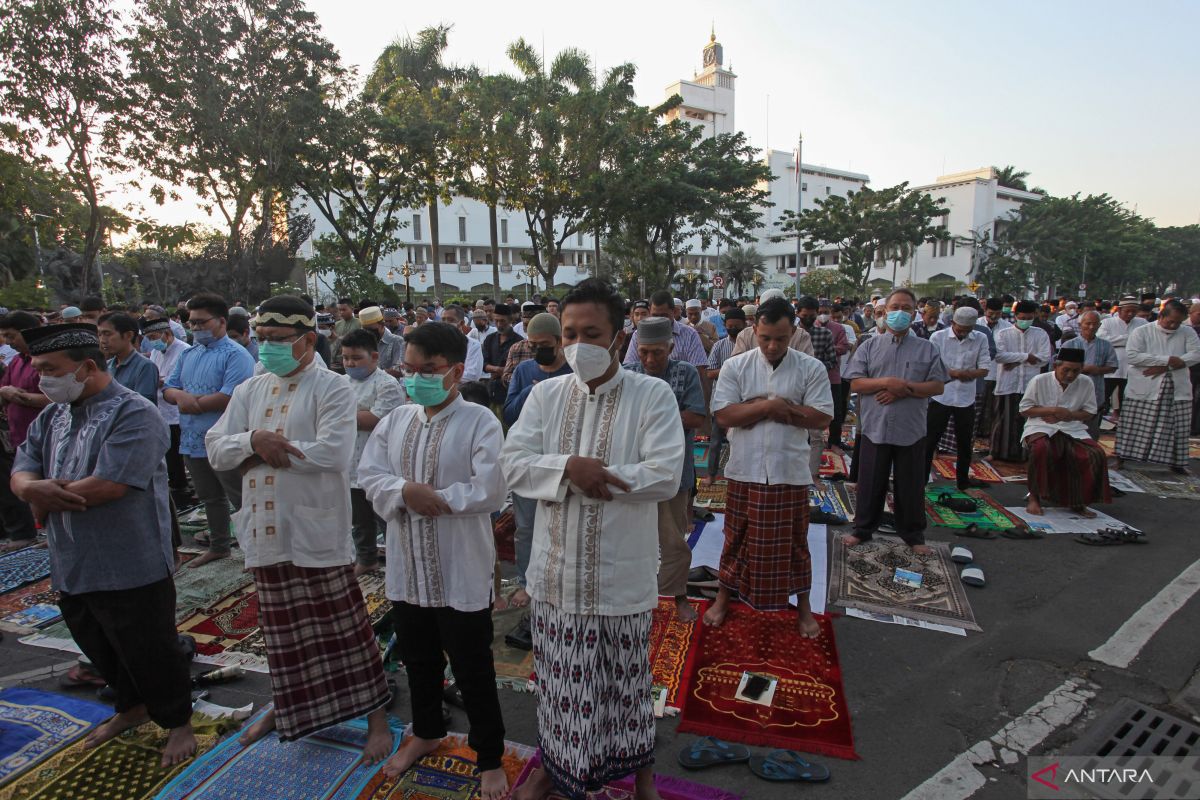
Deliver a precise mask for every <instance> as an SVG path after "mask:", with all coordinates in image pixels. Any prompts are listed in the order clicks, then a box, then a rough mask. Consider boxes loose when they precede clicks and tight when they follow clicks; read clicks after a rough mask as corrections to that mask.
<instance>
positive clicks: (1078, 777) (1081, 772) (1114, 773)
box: [1055, 765, 1154, 788]
mask: <svg viewBox="0 0 1200 800" xmlns="http://www.w3.org/2000/svg"><path fill="white" fill-rule="evenodd" d="M1056 766H1057V765H1056ZM1064 780H1065V781H1067V782H1068V783H1070V782H1072V781H1074V782H1076V783H1082V782H1084V781H1087V782H1088V783H1142V782H1143V781H1144V782H1146V783H1154V778H1153V777H1152V776H1151V775H1150V770H1148V769H1104V768H1099V769H1071V770H1067V776H1066V778H1064ZM1055 788H1058V787H1055Z"/></svg>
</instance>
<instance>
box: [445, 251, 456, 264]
mask: <svg viewBox="0 0 1200 800" xmlns="http://www.w3.org/2000/svg"><path fill="white" fill-rule="evenodd" d="M442 263H443V264H457V263H458V256H457V255H456V254H455V252H454V251H453V250H447V251H446V252H445V254H444V255H443V257H442Z"/></svg>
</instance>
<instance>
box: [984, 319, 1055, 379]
mask: <svg viewBox="0 0 1200 800" xmlns="http://www.w3.org/2000/svg"><path fill="white" fill-rule="evenodd" d="M1029 356H1034V357H1035V358H1036V359H1037V360H1036V362H1035V363H1033V364H1030V363H1029V360H1028V359H1029ZM1049 363H1050V337H1049V336H1047V335H1046V332H1045V331H1044V330H1042V329H1041V328H1038V327H1036V326H1032V325H1031V326H1030V327H1029V330H1027V331H1023V330H1021V329H1020V328H1018V327H1017V326H1016V325H1014V326H1012V327H1011V328H1005V329H1004V330H1002V331H1000V332H999V333H997V334H996V396H997V397H999V396H1002V395H1006V394H1024V392H1025V387H1026V386H1028V385H1029V382H1030V381H1031V380H1033V378H1034V376H1035V375H1038V374H1040V373H1041V371H1042V367H1044V366H1046V365H1047V364H1049ZM1005 364H1016V365H1017V366H1015V367H1013V368H1012V369H1006V368H1005V367H1004V365H1005Z"/></svg>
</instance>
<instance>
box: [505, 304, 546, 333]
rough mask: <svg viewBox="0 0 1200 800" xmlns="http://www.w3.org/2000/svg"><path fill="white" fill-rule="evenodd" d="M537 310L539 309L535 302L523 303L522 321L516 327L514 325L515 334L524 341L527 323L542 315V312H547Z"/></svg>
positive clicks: (540, 309) (542, 309) (541, 309)
mask: <svg viewBox="0 0 1200 800" xmlns="http://www.w3.org/2000/svg"><path fill="white" fill-rule="evenodd" d="M535 308H537V303H535V302H533V301H532V300H526V301H525V302H524V303H521V321H520V322H518V323H517V324H516V325H513V332H514V333H515V334H517V336H520V337H521V338H522V339H524V338H525V323H526V322H528V321H529V320H531V319H533V316H534V315H535V314H540V313H541V312H542V311H545V309H544V308H538V309H537V310H536V311H535V310H534V309H535Z"/></svg>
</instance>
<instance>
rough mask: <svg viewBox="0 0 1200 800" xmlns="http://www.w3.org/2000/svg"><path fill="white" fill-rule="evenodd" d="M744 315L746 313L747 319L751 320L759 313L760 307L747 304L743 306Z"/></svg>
mask: <svg viewBox="0 0 1200 800" xmlns="http://www.w3.org/2000/svg"><path fill="white" fill-rule="evenodd" d="M742 313H744V314H745V315H746V318H747V319H749V318H750V317H753V316H754V315H755V314H757V313H758V306H756V305H755V304H754V303H747V304H746V305H744V306H742Z"/></svg>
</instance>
